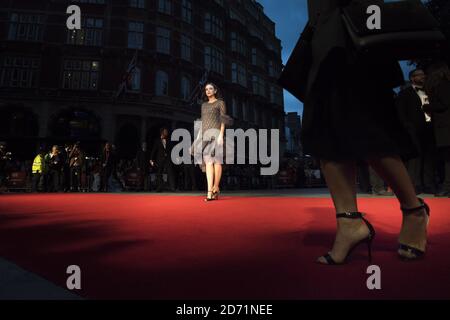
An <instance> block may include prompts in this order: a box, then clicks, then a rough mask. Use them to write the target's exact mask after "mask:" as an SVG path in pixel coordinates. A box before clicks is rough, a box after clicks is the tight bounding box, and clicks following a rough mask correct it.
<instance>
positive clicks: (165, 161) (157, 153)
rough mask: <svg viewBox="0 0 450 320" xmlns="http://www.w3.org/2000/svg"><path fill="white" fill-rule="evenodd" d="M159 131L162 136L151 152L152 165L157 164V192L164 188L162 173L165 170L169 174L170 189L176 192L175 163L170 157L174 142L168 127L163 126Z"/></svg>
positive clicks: (156, 141)
mask: <svg viewBox="0 0 450 320" xmlns="http://www.w3.org/2000/svg"><path fill="white" fill-rule="evenodd" d="M159 132H160V137H159V138H158V139H156V140H155V142H154V144H153V148H152V152H151V154H150V164H151V165H152V166H155V165H156V176H157V178H156V183H157V188H156V192H162V190H163V180H162V175H163V173H164V171H166V173H167V176H168V180H169V187H170V191H171V192H174V191H175V176H174V168H173V163H172V160H171V157H170V154H171V152H172V144H171V141H170V139H169V130H167V128H161V129H160V130H159Z"/></svg>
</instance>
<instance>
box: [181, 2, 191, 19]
mask: <svg viewBox="0 0 450 320" xmlns="http://www.w3.org/2000/svg"><path fill="white" fill-rule="evenodd" d="M181 19H183V21H185V22H187V23H192V1H191V0H183V2H182V3H181Z"/></svg>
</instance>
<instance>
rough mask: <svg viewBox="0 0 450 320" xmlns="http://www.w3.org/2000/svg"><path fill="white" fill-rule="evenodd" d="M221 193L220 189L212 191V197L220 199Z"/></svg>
mask: <svg viewBox="0 0 450 320" xmlns="http://www.w3.org/2000/svg"><path fill="white" fill-rule="evenodd" d="M219 194H220V191H218V190H213V191H212V197H213V198H214V200H219Z"/></svg>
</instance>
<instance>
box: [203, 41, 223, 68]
mask: <svg viewBox="0 0 450 320" xmlns="http://www.w3.org/2000/svg"><path fill="white" fill-rule="evenodd" d="M205 68H206V69H208V70H211V71H215V72H217V73H220V74H223V53H222V51H220V50H218V49H216V48H213V47H205Z"/></svg>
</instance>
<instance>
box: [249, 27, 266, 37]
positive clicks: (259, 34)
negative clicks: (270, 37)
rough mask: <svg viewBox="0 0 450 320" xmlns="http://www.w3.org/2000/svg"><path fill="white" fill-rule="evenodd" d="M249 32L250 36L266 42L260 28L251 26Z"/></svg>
mask: <svg viewBox="0 0 450 320" xmlns="http://www.w3.org/2000/svg"><path fill="white" fill-rule="evenodd" d="M248 31H249V33H250V35H252V36H253V37H256V38H258V39H260V40H262V41H264V34H263V32H262V31H261V30H260V29H259V28H257V27H256V26H254V25H251V26H250V27H249V29H248Z"/></svg>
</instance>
